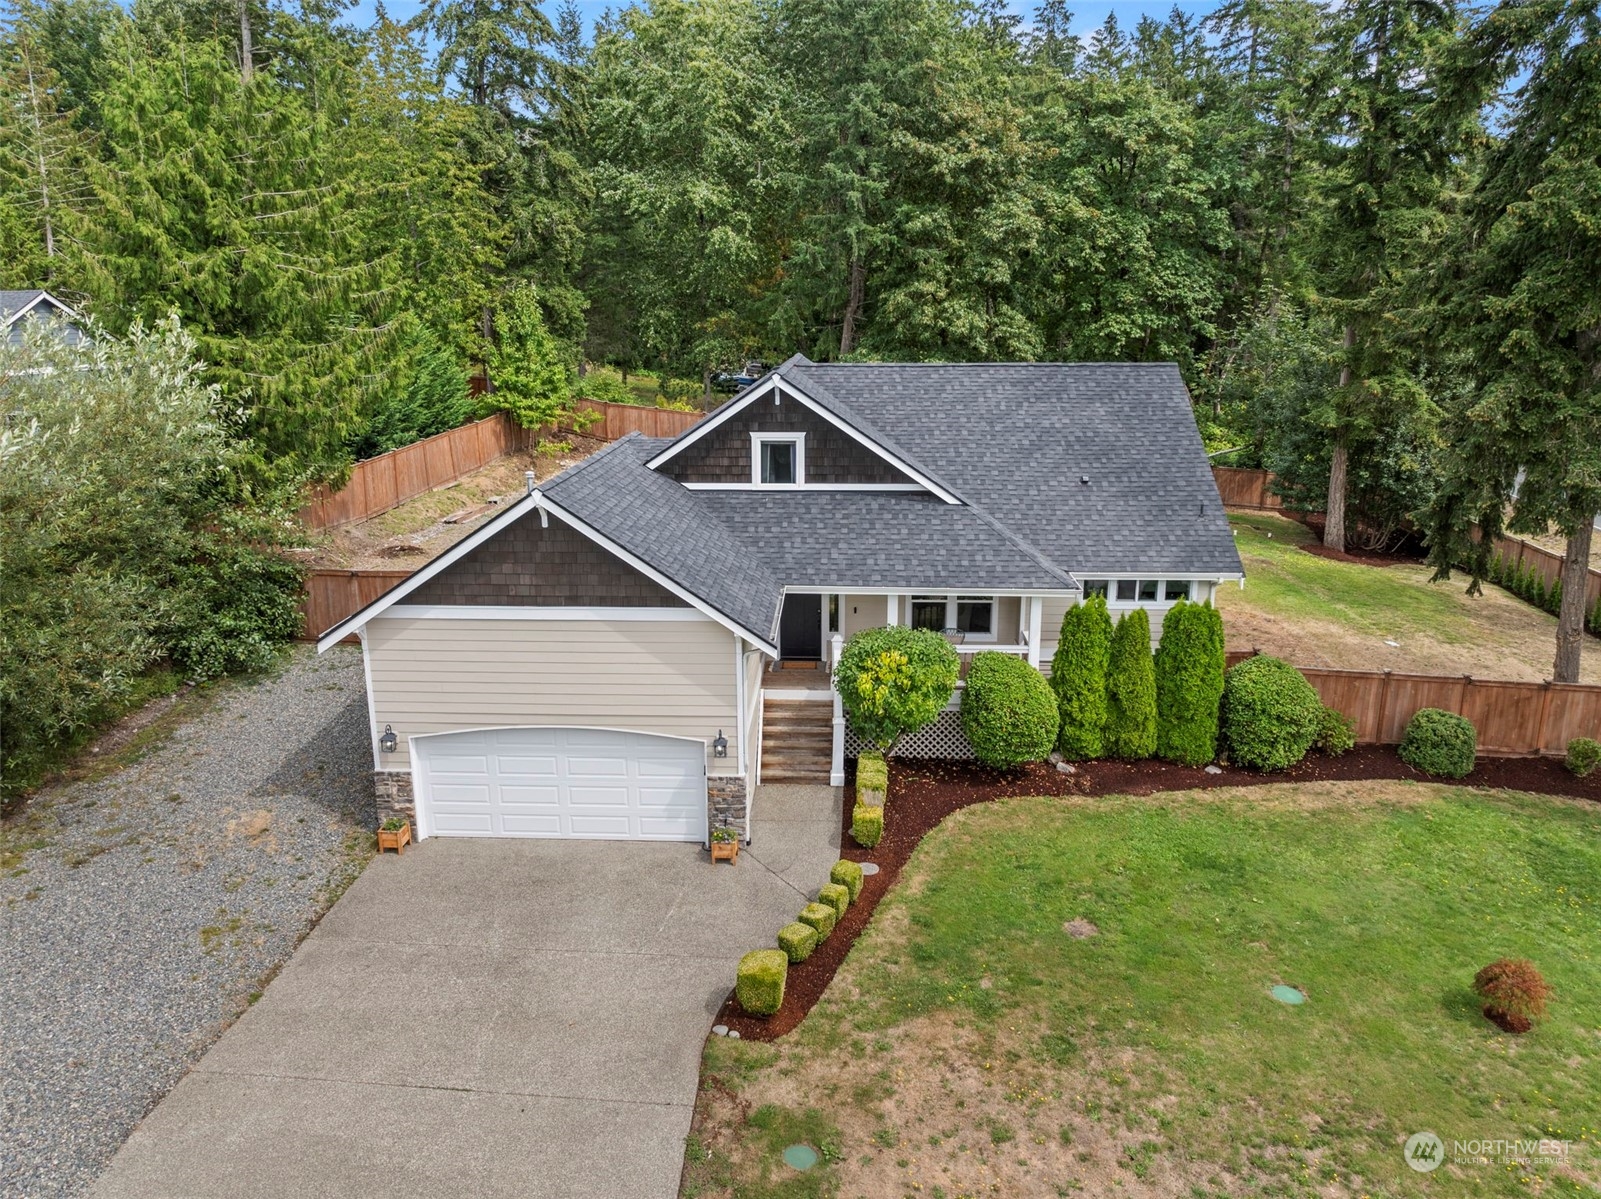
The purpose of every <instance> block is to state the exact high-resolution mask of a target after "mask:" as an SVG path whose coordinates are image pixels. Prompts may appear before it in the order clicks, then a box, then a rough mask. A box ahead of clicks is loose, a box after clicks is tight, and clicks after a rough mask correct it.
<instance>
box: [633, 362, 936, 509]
mask: <svg viewBox="0 0 1601 1199" xmlns="http://www.w3.org/2000/svg"><path fill="white" fill-rule="evenodd" d="M797 361H799V362H805V361H806V360H805V359H803V358H799V357H798V356H797V358H792V359H790V361H789V362H786V363H785V364H784V365H783V366H781V367H779V368H778V369H777V370H775V371H773V372H771V373H770V374H768V375H766V376H765V377H764V378H762V379H760V380H758V381H757V382H756V383H754V384H753V385H751V386H750V387H749V388H747V389H746V390H745V391H744V392H742V393H740V394H739V395H738V396H736V397H734V399H732V400H730V401H729V402H728V403H726V404H724V405H723V406H722V407H721V408H719V409H718V410H717V411H716V412H714V413H712V414H711V415H710V416H708V417H707V418H706V419H705V420H702V421H699V422H697V423H696V424H694V425H692V426H691V427H690V428H689V429H687V430H685V432H684V433H683V434H682V435H681V436H679V437H678V438H676V439H675V440H674V441H672V442H671V443H669V444H668V445H667V446H666V447H665V448H664V449H662V450H660V451H659V452H657V453H656V454H655V455H653V456H652V457H651V459H650V460H649V461H648V462H647V463H646V464H645V465H646V466H647V467H649V468H650V469H651V470H653V471H664V469H665V468H666V466H667V464H668V463H670V462H672V461H673V460H674V459H676V458H679V457H681V456H683V455H685V454H687V453H688V452H689V451H690V449H691V447H693V446H695V445H698V444H699V443H700V442H702V441H704V440H706V439H707V438H709V437H714V436H716V435H717V434H718V431H719V430H721V429H723V428H724V427H725V426H727V425H729V424H730V423H731V422H733V421H735V420H737V419H740V418H741V416H742V414H744V413H746V412H747V411H748V410H749V409H751V408H752V407H753V406H754V405H756V404H759V403H764V402H765V403H771V402H772V399H773V396H774V393H775V392H779V393H780V394H781V397H782V398H783V399H785V400H792V401H793V402H795V403H797V404H799V405H801V406H803V407H805V408H807V409H809V410H810V411H811V412H812V413H813V414H814V415H815V416H816V417H817V418H818V419H820V420H822V421H824V422H826V423H827V424H828V425H830V426H832V427H833V428H834V429H835V430H837V431H838V432H839V433H841V434H843V435H844V436H845V437H846V438H849V439H850V440H852V441H854V442H855V443H856V444H857V445H859V446H861V447H863V448H865V449H866V450H867V451H869V452H870V453H871V454H873V455H874V456H875V457H877V458H878V459H880V460H881V461H882V462H884V463H885V464H887V465H888V466H889V467H891V468H893V469H894V470H896V471H898V472H900V473H901V474H902V475H904V476H905V477H906V478H907V479H909V480H911V481H912V482H913V483H916V484H919V485H921V486H923V487H925V488H927V489H928V490H929V491H931V492H933V493H934V494H935V495H937V496H939V498H940V499H941V500H943V501H945V502H946V503H948V504H959V503H961V498H960V497H959V496H957V495H956V494H955V493H954V492H952V491H951V489H950V488H949V487H947V486H946V485H945V484H944V483H943V482H941V481H940V480H938V479H936V478H934V477H933V476H931V475H930V474H929V473H928V472H927V471H925V470H923V469H922V468H921V467H920V466H919V465H918V464H917V463H915V462H913V461H912V460H911V459H910V457H909V456H908V455H906V454H904V453H902V452H901V451H900V450H899V448H898V447H897V446H895V445H894V444H893V443H892V442H890V440H889V439H888V438H886V437H884V436H882V435H881V434H879V433H877V432H876V431H875V430H874V429H873V428H872V427H871V426H870V425H868V424H867V423H865V422H864V421H863V420H862V419H861V418H860V416H859V415H858V414H854V413H851V412H849V410H847V409H845V408H843V407H841V406H840V405H839V404H837V403H835V402H834V401H832V400H831V399H829V398H828V397H826V395H825V396H821V397H820V396H819V395H817V394H813V393H812V392H811V391H809V390H808V389H805V388H802V387H799V386H796V385H795V383H794V382H793V381H792V380H791V379H789V378H788V377H787V376H786V374H785V372H786V371H789V370H790V369H791V368H792V367H793V365H794V364H795V363H796V362H797Z"/></svg>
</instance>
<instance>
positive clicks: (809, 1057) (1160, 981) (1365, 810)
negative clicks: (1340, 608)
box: [686, 783, 1601, 1199]
mask: <svg viewBox="0 0 1601 1199" xmlns="http://www.w3.org/2000/svg"><path fill="white" fill-rule="evenodd" d="M1598 898H1601V809H1598V808H1596V807H1595V806H1594V805H1589V804H1581V803H1577V802H1571V803H1570V802H1564V801H1559V800H1549V799H1543V798H1537V797H1527V796H1520V795H1511V794H1497V793H1484V792H1476V791H1472V790H1468V789H1464V788H1454V787H1435V786H1420V785H1415V784H1406V783H1370V784H1340V785H1334V784H1328V785H1316V786H1303V787H1291V786H1284V787H1275V788H1270V789H1244V790H1240V791H1229V792H1211V793H1203V794H1176V795H1167V796H1159V797H1154V798H1149V799H1141V800H1131V799H1112V800H1106V799H1100V800H1094V801H1082V802H1070V801H1062V800H1015V801H1007V802H1002V803H997V804H993V805H983V806H979V807H974V808H970V809H967V810H965V811H964V812H961V813H959V814H958V815H957V816H955V817H953V818H951V819H950V820H948V821H947V822H946V823H945V824H944V825H942V826H941V827H940V828H939V829H937V830H936V831H935V832H934V833H932V834H931V835H930V836H929V837H928V839H927V840H926V841H925V842H924V843H923V845H922V846H921V847H920V848H919V849H918V851H917V853H916V855H915V856H914V858H913V860H912V862H911V863H910V864H909V866H908V869H907V872H906V874H905V875H904V876H903V879H902V881H901V883H900V885H899V886H898V887H897V889H896V891H895V892H894V893H893V894H891V895H890V896H889V897H888V898H887V899H886V900H885V902H884V903H883V905H882V906H881V907H880V909H879V911H878V912H877V913H876V914H875V917H874V921H873V923H872V925H871V926H870V927H869V929H868V931H867V933H866V934H865V935H864V936H863V938H862V939H861V941H859V942H858V944H857V945H856V947H855V948H854V950H853V951H852V954H851V956H850V958H849V959H847V961H846V963H845V966H844V967H843V969H842V970H841V972H840V975H839V976H838V977H837V978H836V979H835V981H834V983H833V985H832V987H831V989H830V991H829V993H828V995H827V996H825V998H824V1001H823V1002H822V1003H821V1004H819V1006H818V1008H817V1009H816V1010H815V1011H814V1012H813V1013H812V1015H811V1016H810V1017H809V1018H808V1020H807V1021H806V1023H804V1024H803V1025H802V1026H801V1027H800V1028H799V1029H797V1030H796V1031H795V1032H794V1033H793V1034H791V1035H790V1037H788V1038H785V1039H784V1040H783V1041H781V1042H779V1043H778V1044H777V1045H775V1046H762V1045H755V1044H749V1043H737V1042H736V1043H729V1042H723V1041H718V1040H715V1039H714V1040H713V1042H712V1044H711V1046H710V1048H709V1049H708V1053H707V1061H706V1078H707V1081H708V1083H709V1085H708V1087H707V1088H706V1089H705V1091H704V1092H703V1097H702V1111H701V1122H700V1126H699V1130H698V1133H697V1136H696V1138H695V1139H694V1140H693V1141H692V1143H691V1152H690V1168H689V1172H688V1176H687V1177H688V1184H687V1187H686V1193H690V1194H699V1193H733V1194H737V1195H741V1196H748V1197H755V1196H763V1195H810V1194H818V1195H827V1194H835V1193H837V1194H840V1195H857V1194H863V1195H903V1194H905V1195H921V1196H944V1197H947V1199H955V1197H956V1196H959V1195H978V1194H1040V1195H1051V1194H1061V1195H1071V1194H1079V1193H1082V1194H1088V1195H1098V1194H1107V1193H1112V1192H1113V1191H1121V1192H1123V1193H1127V1194H1130V1195H1175V1196H1236V1195H1246V1194H1261V1195H1286V1196H1289V1195H1295V1196H1299V1195H1305V1196H1313V1195H1324V1196H1327V1195H1347V1194H1348V1195H1353V1196H1356V1195H1375V1196H1377V1195H1395V1196H1409V1195H1420V1196H1421V1195H1450V1196H1499V1195H1521V1194H1531V1193H1532V1194H1561V1195H1569V1194H1573V1195H1578V1194H1589V1193H1592V1188H1593V1184H1594V1183H1595V1182H1596V1181H1597V1180H1601V1156H1598V1154H1597V1150H1596V1145H1595V1141H1596V1137H1597V1135H1598V1134H1597V1129H1598V1128H1601V957H1598V955H1601V910H1598V907H1597V900H1598ZM1078 917H1083V918H1086V919H1088V920H1090V921H1092V922H1093V923H1094V924H1095V925H1097V926H1098V927H1099V930H1100V931H1099V934H1098V935H1096V936H1092V937H1089V938H1087V939H1074V938H1073V937H1070V936H1068V935H1067V934H1066V933H1065V932H1064V931H1063V924H1064V922H1066V921H1069V920H1072V919H1074V918H1078ZM1500 956H1527V957H1530V958H1532V959H1533V960H1534V961H1535V962H1536V963H1537V964H1538V965H1539V967H1540V968H1541V969H1542V970H1543V971H1544V972H1545V974H1546V977H1547V979H1548V980H1549V981H1550V982H1551V983H1552V985H1553V986H1554V988H1555V990H1556V996H1557V998H1556V1000H1555V1003H1554V1005H1553V1008H1552V1011H1551V1014H1550V1016H1549V1018H1548V1019H1547V1020H1546V1021H1545V1022H1544V1023H1543V1024H1541V1025H1540V1026H1538V1027H1537V1028H1536V1029H1535V1031H1534V1032H1533V1033H1531V1034H1529V1035H1528V1036H1525V1037H1522V1038H1514V1037H1510V1036H1507V1035H1505V1034H1503V1033H1501V1032H1499V1031H1498V1030H1497V1029H1496V1028H1494V1027H1493V1026H1492V1025H1490V1024H1489V1023H1488V1022H1487V1021H1485V1020H1484V1019H1483V1017H1482V1016H1481V1015H1480V1013H1479V1006H1478V1004H1477V1003H1476V1001H1475V997H1474V996H1473V994H1472V993H1471V991H1470V989H1469V983H1470V980H1471V979H1472V976H1473V973H1474V971H1475V970H1476V969H1477V968H1478V967H1480V966H1482V965H1484V964H1485V963H1487V962H1489V961H1490V960H1492V959H1494V958H1496V957H1500ZM1279 982H1283V983H1289V984H1292V985H1295V986H1298V987H1300V988H1302V989H1303V990H1304V991H1305V992H1306V994H1307V996H1308V1000H1307V1002H1306V1004H1305V1005H1304V1006H1302V1007H1299V1008H1291V1007H1286V1006H1284V1005H1281V1004H1279V1003H1278V1002H1276V1001H1275V1000H1274V999H1272V998H1271V997H1270V996H1269V994H1268V988H1269V987H1270V986H1272V985H1273V984H1274V983H1279ZM1422 1130H1432V1131H1434V1132H1436V1133H1438V1134H1439V1135H1440V1136H1441V1137H1442V1138H1444V1140H1445V1142H1446V1146H1447V1151H1448V1152H1449V1151H1450V1149H1451V1143H1452V1141H1453V1140H1457V1139H1461V1140H1467V1139H1470V1138H1505V1139H1515V1138H1538V1137H1542V1136H1543V1137H1556V1138H1562V1139H1566V1140H1570V1141H1572V1142H1574V1143H1575V1149H1574V1152H1573V1156H1572V1157H1571V1159H1570V1164H1569V1165H1568V1166H1567V1167H1566V1168H1565V1169H1556V1170H1552V1169H1546V1168H1540V1169H1531V1168H1524V1167H1521V1166H1518V1165H1513V1166H1511V1167H1510V1168H1509V1167H1507V1166H1506V1165H1484V1164H1467V1165H1456V1164H1454V1163H1448V1164H1447V1165H1445V1166H1444V1167H1443V1168H1442V1169H1441V1170H1440V1171H1438V1172H1437V1173H1434V1174H1431V1175H1423V1174H1416V1173H1413V1172H1412V1171H1411V1170H1410V1169H1408V1168H1407V1166H1406V1165H1405V1164H1404V1162H1403V1159H1402V1153H1401V1144H1402V1142H1403V1141H1404V1140H1405V1139H1406V1138H1407V1136H1408V1135H1410V1134H1411V1133H1413V1132H1418V1131H1422ZM789 1137H795V1138H797V1139H808V1140H810V1141H811V1142H812V1143H814V1144H817V1143H819V1142H822V1143H823V1144H822V1147H823V1148H825V1149H826V1150H827V1151H828V1158H829V1161H828V1162H827V1164H826V1165H825V1167H824V1168H822V1169H821V1170H819V1171H813V1172H811V1173H809V1174H807V1175H795V1174H793V1173H792V1172H789V1171H787V1170H785V1169H784V1168H783V1167H782V1166H780V1165H778V1164H777V1157H776V1154H777V1152H778V1150H779V1149H781V1148H782V1145H783V1144H784V1143H788V1138H789ZM730 1188H733V1189H732V1190H730Z"/></svg>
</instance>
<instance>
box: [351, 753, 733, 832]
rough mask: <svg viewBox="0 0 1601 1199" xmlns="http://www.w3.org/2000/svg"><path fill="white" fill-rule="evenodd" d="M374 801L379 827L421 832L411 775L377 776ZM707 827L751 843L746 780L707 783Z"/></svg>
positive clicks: (726, 777) (728, 777) (720, 778)
mask: <svg viewBox="0 0 1601 1199" xmlns="http://www.w3.org/2000/svg"><path fill="white" fill-rule="evenodd" d="M372 778H373V798H374V801H375V803H374V806H375V808H376V809H377V811H376V815H377V820H378V825H379V826H382V824H383V822H384V821H386V820H389V819H390V818H392V817H395V816H398V817H400V818H401V819H402V820H409V821H411V827H412V832H413V833H415V832H416V829H417V801H416V799H415V798H414V797H413V795H412V793H411V775H409V774H406V773H404V772H402V771H398V770H376V771H374V772H373V776H372ZM706 807H707V812H706V816H707V827H708V828H721V827H722V826H723V825H725V824H726V825H728V826H729V827H730V828H736V829H738V830H739V839H740V840H741V841H745V840H748V839H749V831H748V830H747V829H746V827H745V811H746V799H745V779H744V777H743V776H741V775H737V774H714V775H711V776H710V777H708V778H707V780H706Z"/></svg>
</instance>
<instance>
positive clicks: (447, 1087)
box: [94, 787, 839, 1199]
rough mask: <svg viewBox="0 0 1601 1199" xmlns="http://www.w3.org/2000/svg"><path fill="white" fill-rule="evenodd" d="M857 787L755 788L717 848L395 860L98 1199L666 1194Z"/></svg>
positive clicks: (107, 1178) (557, 850) (416, 851)
mask: <svg viewBox="0 0 1601 1199" xmlns="http://www.w3.org/2000/svg"><path fill="white" fill-rule="evenodd" d="M838 795H839V792H837V791H835V790H832V789H830V788H827V787H784V788H776V787H775V788H759V789H758V791H757V794H756V797H755V805H754V813H753V815H754V831H755V839H754V843H753V844H752V846H751V847H750V848H749V849H747V850H745V851H744V852H742V853H741V854H740V861H739V864H738V865H737V866H736V867H733V868H730V867H728V866H724V865H719V866H717V867H715V868H714V867H713V866H711V865H710V864H709V861H708V858H707V855H706V854H705V852H704V851H703V850H702V849H701V848H700V847H699V846H697V845H676V844H639V843H621V842H607V841H529V840H499V841H495V840H461V839H439V838H435V839H431V840H429V841H426V842H424V843H422V844H420V845H417V846H415V847H413V848H411V849H408V850H407V852H406V855H405V857H404V858H396V857H394V856H393V855H385V856H384V857H382V858H380V859H379V860H377V861H375V862H373V863H372V864H371V865H369V866H368V867H367V870H366V872H365V873H364V874H363V875H362V876H361V878H359V879H358V880H357V881H356V883H355V885H354V886H352V887H351V889H350V890H349V891H348V892H347V893H346V894H345V896H344V898H342V899H341V900H340V901H339V903H338V904H336V905H335V907H334V908H333V910H332V911H331V912H329V914H328V915H327V916H325V917H324V918H323V921H322V923H321V924H320V925H318V927H317V929H316V930H315V931H314V932H313V933H312V934H311V936H309V937H308V938H307V939H306V941H305V942H304V943H303V944H302V945H301V947H300V949H299V950H298V951H297V952H296V953H295V955H294V957H293V958H292V959H291V960H290V962H289V964H288V965H287V966H286V967H285V968H284V970H283V972H282V973H281V974H280V975H279V976H278V978H277V979H276V980H275V981H274V982H273V983H272V985H271V986H270V987H268V988H267V991H266V994H265V995H264V996H263V998H262V999H261V1000H260V1001H259V1002H258V1003H257V1004H256V1005H255V1006H254V1007H252V1008H251V1009H250V1010H249V1011H248V1012H246V1014H245V1015H244V1016H243V1017H242V1018H241V1019H240V1020H239V1021H238V1023H236V1024H235V1025H234V1026H233V1027H232V1028H231V1029H229V1031H228V1032H227V1033H226V1034H224V1036H223V1037H222V1039H221V1040H220V1041H218V1042H217V1044H216V1045H214V1046H213V1047H212V1048H211V1050H210V1051H209V1052H208V1053H207V1054H206V1056H205V1057H204V1058H203V1059H202V1060H201V1062H200V1064H199V1065H198V1066H196V1068H195V1069H194V1070H193V1071H192V1072H191V1073H190V1074H189V1075H188V1076H187V1077H186V1078H184V1080H183V1081H182V1082H181V1083H180V1084H179V1085H178V1087H177V1088H176V1089H174V1090H173V1092H172V1093H171V1094H170V1095H168V1096H167V1098H166V1099H165V1100H163V1101H162V1103H161V1104H160V1105H159V1106H157V1108H156V1109H155V1111H153V1112H152V1113H151V1114H150V1115H149V1116H148V1117H146V1119H145V1121H144V1122H143V1123H142V1124H141V1125H140V1126H139V1128H138V1129H137V1130H136V1131H135V1133H134V1135H133V1136H132V1137H131V1138H130V1139H129V1141H128V1142H127V1144H125V1145H124V1146H123V1148H122V1150H121V1152H119V1153H118V1155H117V1157H116V1158H115V1160H114V1161H113V1162H112V1164H111V1167H110V1169H109V1170H108V1171H107V1172H106V1174H105V1175H104V1176H103V1177H102V1178H101V1179H100V1181H99V1183H98V1185H97V1187H96V1189H95V1191H94V1194H95V1195H97V1196H101V1197H103V1199H128V1197H132V1196H140V1197H146V1199H156V1197H160V1199H175V1197H179V1196H223V1195H226V1196H241V1197H245V1196H263V1197H266V1196H272V1197H274V1199H277V1197H279V1196H283V1195H295V1196H367V1195H376V1194H382V1195H385V1196H393V1197H396V1199H400V1197H406V1196H419V1197H421V1196H428V1197H430V1199H431V1197H433V1196H438V1195H474V1196H486V1197H487V1196H501V1195H505V1196H513V1195H515V1196H533V1197H546V1196H549V1197H557V1196H559V1197H562V1199H567V1197H577V1196H595V1197H605V1199H632V1197H634V1196H640V1197H650V1199H670V1197H671V1196H674V1195H676V1194H677V1191H678V1179H679V1173H680V1168H681V1164H682V1159H683V1146H684V1137H685V1136H686V1135H687V1133H688V1132H689V1124H690V1116H691V1114H692V1111H693V1107H694V1102H695V1091H696V1086H697V1082H698V1078H699V1073H700V1052H701V1045H702V1043H703V1041H704V1039H705V1036H706V1031H707V1029H708V1027H709V1026H710V1024H711V1018H712V1016H713V1015H714V1014H715V1013H716V1011H717V1008H718V1006H719V1005H720V1004H721V1002H722V1000H723V998H724V996H725V995H727V993H728V991H729V989H730V987H731V986H732V984H733V976H734V964H735V962H736V961H737V960H738V958H739V955H740V954H741V953H742V952H744V951H745V950H747V949H751V948H756V947H760V946H763V945H771V944H772V942H773V935H774V933H775V932H776V931H777V929H778V928H779V926H780V925H782V924H784V923H786V922H788V921H790V920H792V919H794V916H795V913H796V912H797V911H798V910H799V909H800V906H801V904H802V903H803V902H804V901H805V900H806V899H809V898H810V897H811V896H812V895H815V893H816V891H817V888H818V887H819V886H821V885H822V884H823V883H824V882H826V881H827V879H828V868H829V866H830V865H831V864H832V863H833V862H834V860H835V859H836V858H837V857H838V853H839V815H838V813H839V799H838Z"/></svg>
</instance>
